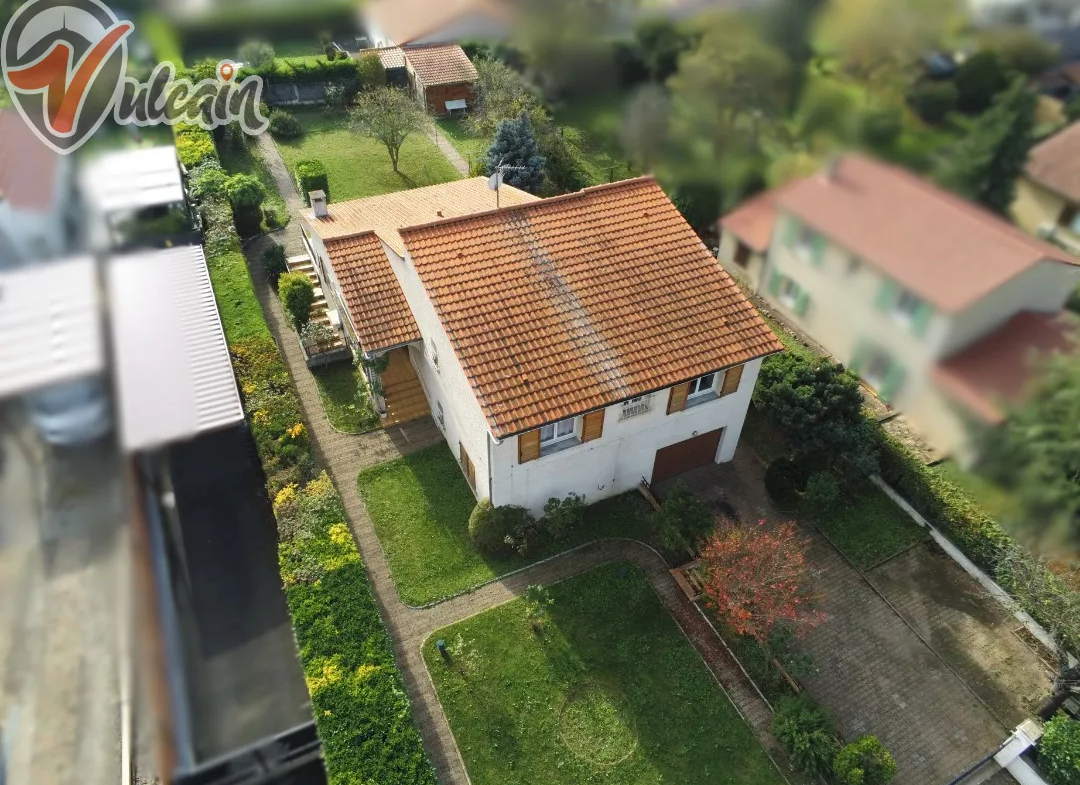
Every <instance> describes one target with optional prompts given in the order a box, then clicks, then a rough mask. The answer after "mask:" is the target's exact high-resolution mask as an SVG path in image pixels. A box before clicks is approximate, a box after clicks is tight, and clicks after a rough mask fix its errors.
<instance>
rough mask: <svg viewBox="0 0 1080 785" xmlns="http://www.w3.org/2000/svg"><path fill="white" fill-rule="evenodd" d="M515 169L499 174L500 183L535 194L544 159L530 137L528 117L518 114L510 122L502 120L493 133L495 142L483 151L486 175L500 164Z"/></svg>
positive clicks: (530, 124) (530, 126) (540, 181)
mask: <svg viewBox="0 0 1080 785" xmlns="http://www.w3.org/2000/svg"><path fill="white" fill-rule="evenodd" d="M500 163H502V164H504V165H506V166H512V167H520V168H516V169H508V170H506V171H505V172H504V174H503V182H504V183H506V184H507V185H512V186H514V187H515V188H521V189H523V190H525V191H529V192H530V193H536V191H537V190H538V189H539V188H540V184H541V183H542V182H543V180H544V157H543V156H542V155H540V148H539V147H538V146H537V144H536V137H535V136H534V135H533V128H532V123H531V122H530V121H529V116H528V115H527V114H526V113H525V112H522V113H521V114H520V115H519V116H518V117H516V118H514V119H511V120H503V121H501V122H500V123H499V127H498V128H497V129H496V130H495V140H494V141H493V142H492V143H491V147H489V148H488V151H487V161H486V165H485V170H486V172H487V173H488V174H489V175H491V174H494V173H495V168H496V167H497V166H498V165H499V164H500Z"/></svg>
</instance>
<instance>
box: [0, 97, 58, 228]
mask: <svg viewBox="0 0 1080 785" xmlns="http://www.w3.org/2000/svg"><path fill="white" fill-rule="evenodd" d="M59 159H60V156H59V155H57V154H56V153H54V152H53V151H52V150H50V149H49V148H48V147H46V146H45V145H44V144H43V143H42V142H41V141H40V140H39V139H38V138H37V137H36V136H35V135H34V132H33V131H31V130H30V127H29V126H28V125H27V124H26V122H25V121H24V120H23V119H22V117H21V116H20V115H19V113H18V112H16V111H15V110H14V109H8V110H3V111H0V199H6V200H7V201H8V202H10V203H11V206H12V207H15V208H17V209H20V210H48V209H49V207H50V206H51V205H52V198H53V185H54V183H55V181H56V167H57V164H58V163H59Z"/></svg>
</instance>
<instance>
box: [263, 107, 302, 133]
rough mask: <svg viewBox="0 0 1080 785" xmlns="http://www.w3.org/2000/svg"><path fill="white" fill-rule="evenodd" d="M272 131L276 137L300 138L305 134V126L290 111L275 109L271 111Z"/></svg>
mask: <svg viewBox="0 0 1080 785" xmlns="http://www.w3.org/2000/svg"><path fill="white" fill-rule="evenodd" d="M269 119H270V133H271V134H273V136H274V138H275V139H299V138H300V137H301V136H303V135H304V127H303V126H302V125H300V121H299V120H297V119H296V117H295V116H294V115H293V114H291V113H290V112H286V111H285V110H284V109H274V110H273V111H272V112H270V118H269Z"/></svg>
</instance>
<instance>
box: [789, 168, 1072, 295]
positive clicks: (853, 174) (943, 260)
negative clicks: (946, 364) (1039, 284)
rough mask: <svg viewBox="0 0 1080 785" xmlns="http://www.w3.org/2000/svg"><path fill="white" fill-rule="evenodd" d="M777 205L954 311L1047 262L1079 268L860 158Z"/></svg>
mask: <svg viewBox="0 0 1080 785" xmlns="http://www.w3.org/2000/svg"><path fill="white" fill-rule="evenodd" d="M776 203H777V205H778V207H779V209H780V210H781V211H788V212H791V213H794V214H795V215H796V216H798V218H799V219H800V220H801V221H803V222H805V223H806V224H807V225H809V226H811V227H812V228H814V229H817V230H818V231H820V232H822V233H823V234H825V235H826V236H827V237H828V238H829V239H830V240H832V241H834V242H836V243H837V244H839V245H840V246H842V247H844V248H845V249H847V250H848V251H850V252H852V253H854V254H856V255H858V256H859V257H860V258H862V259H864V260H865V261H867V262H868V263H870V264H872V265H874V266H876V267H877V268H879V269H880V270H882V271H883V272H884V273H885V274H886V275H888V276H889V277H890V278H892V279H894V280H895V281H896V282H897V283H899V284H900V285H902V286H904V287H905V288H907V289H909V290H911V291H912V292H914V293H915V294H917V295H918V296H920V297H922V298H923V299H924V300H926V301H928V302H930V303H933V304H934V305H935V306H937V307H938V308H940V309H941V310H943V311H945V312H948V313H955V312H957V311H962V310H963V309H965V308H967V307H968V306H969V305H972V304H973V303H976V302H978V301H979V300H981V299H982V298H983V297H985V296H986V295H988V294H989V293H990V292H992V291H993V290H995V289H997V288H998V287H999V286H1001V285H1002V284H1004V283H1005V282H1006V281H1008V280H1009V279H1011V278H1014V277H1015V276H1017V275H1019V274H1020V273H1022V272H1024V271H1025V270H1027V269H1029V268H1031V267H1034V266H1035V265H1036V264H1038V263H1039V262H1040V261H1042V260H1045V259H1050V260H1054V261H1058V262H1062V263H1065V264H1080V262H1078V261H1077V260H1076V259H1074V258H1073V257H1071V256H1069V255H1068V254H1066V253H1065V252H1064V251H1062V250H1061V249H1059V248H1056V247H1054V246H1052V245H1050V244H1049V243H1045V242H1042V241H1041V240H1037V239H1035V238H1034V237H1032V236H1030V235H1028V234H1025V233H1024V232H1022V231H1020V230H1019V229H1017V228H1016V227H1014V226H1012V225H1011V224H1009V223H1007V222H1005V221H1003V220H1002V219H1001V218H999V217H998V216H996V215H994V214H993V213H991V212H989V211H987V210H984V209H983V208H981V207H978V206H976V205H974V204H972V203H970V202H967V201H965V200H964V199H961V198H960V197H958V196H954V195H953V194H951V193H948V192H947V191H944V190H942V189H940V188H938V187H937V186H934V185H931V184H930V183H928V182H926V181H925V180H922V179H920V178H919V177H917V176H915V175H913V174H911V173H910V172H908V171H906V170H904V169H900V168H899V167H896V166H891V165H889V164H884V163H881V162H879V161H875V160H873V159H870V158H867V157H865V156H861V155H848V156H845V157H844V158H843V159H841V161H840V162H839V163H838V165H837V167H836V170H835V172H834V173H833V174H831V175H827V174H825V173H822V174H818V175H815V176H813V177H807V178H805V179H803V180H798V181H795V182H794V183H792V184H790V185H789V186H787V187H786V188H785V189H784V191H783V192H782V193H780V194H778V195H777V198H776Z"/></svg>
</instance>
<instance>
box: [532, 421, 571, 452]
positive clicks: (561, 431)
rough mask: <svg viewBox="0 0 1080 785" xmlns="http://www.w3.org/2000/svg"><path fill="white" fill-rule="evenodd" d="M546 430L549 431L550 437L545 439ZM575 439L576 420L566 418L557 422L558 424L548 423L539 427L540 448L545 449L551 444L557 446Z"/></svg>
mask: <svg viewBox="0 0 1080 785" xmlns="http://www.w3.org/2000/svg"><path fill="white" fill-rule="evenodd" d="M548 428H550V429H551V433H552V435H551V436H549V437H547V438H545V437H544V431H545V430H547V429H548ZM574 438H577V418H576V417H568V418H567V419H565V420H559V421H558V422H552V423H548V424H547V425H541V426H540V447H541V448H543V447H546V446H548V445H552V444H559V443H560V442H565V441H567V440H568V439H574Z"/></svg>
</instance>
